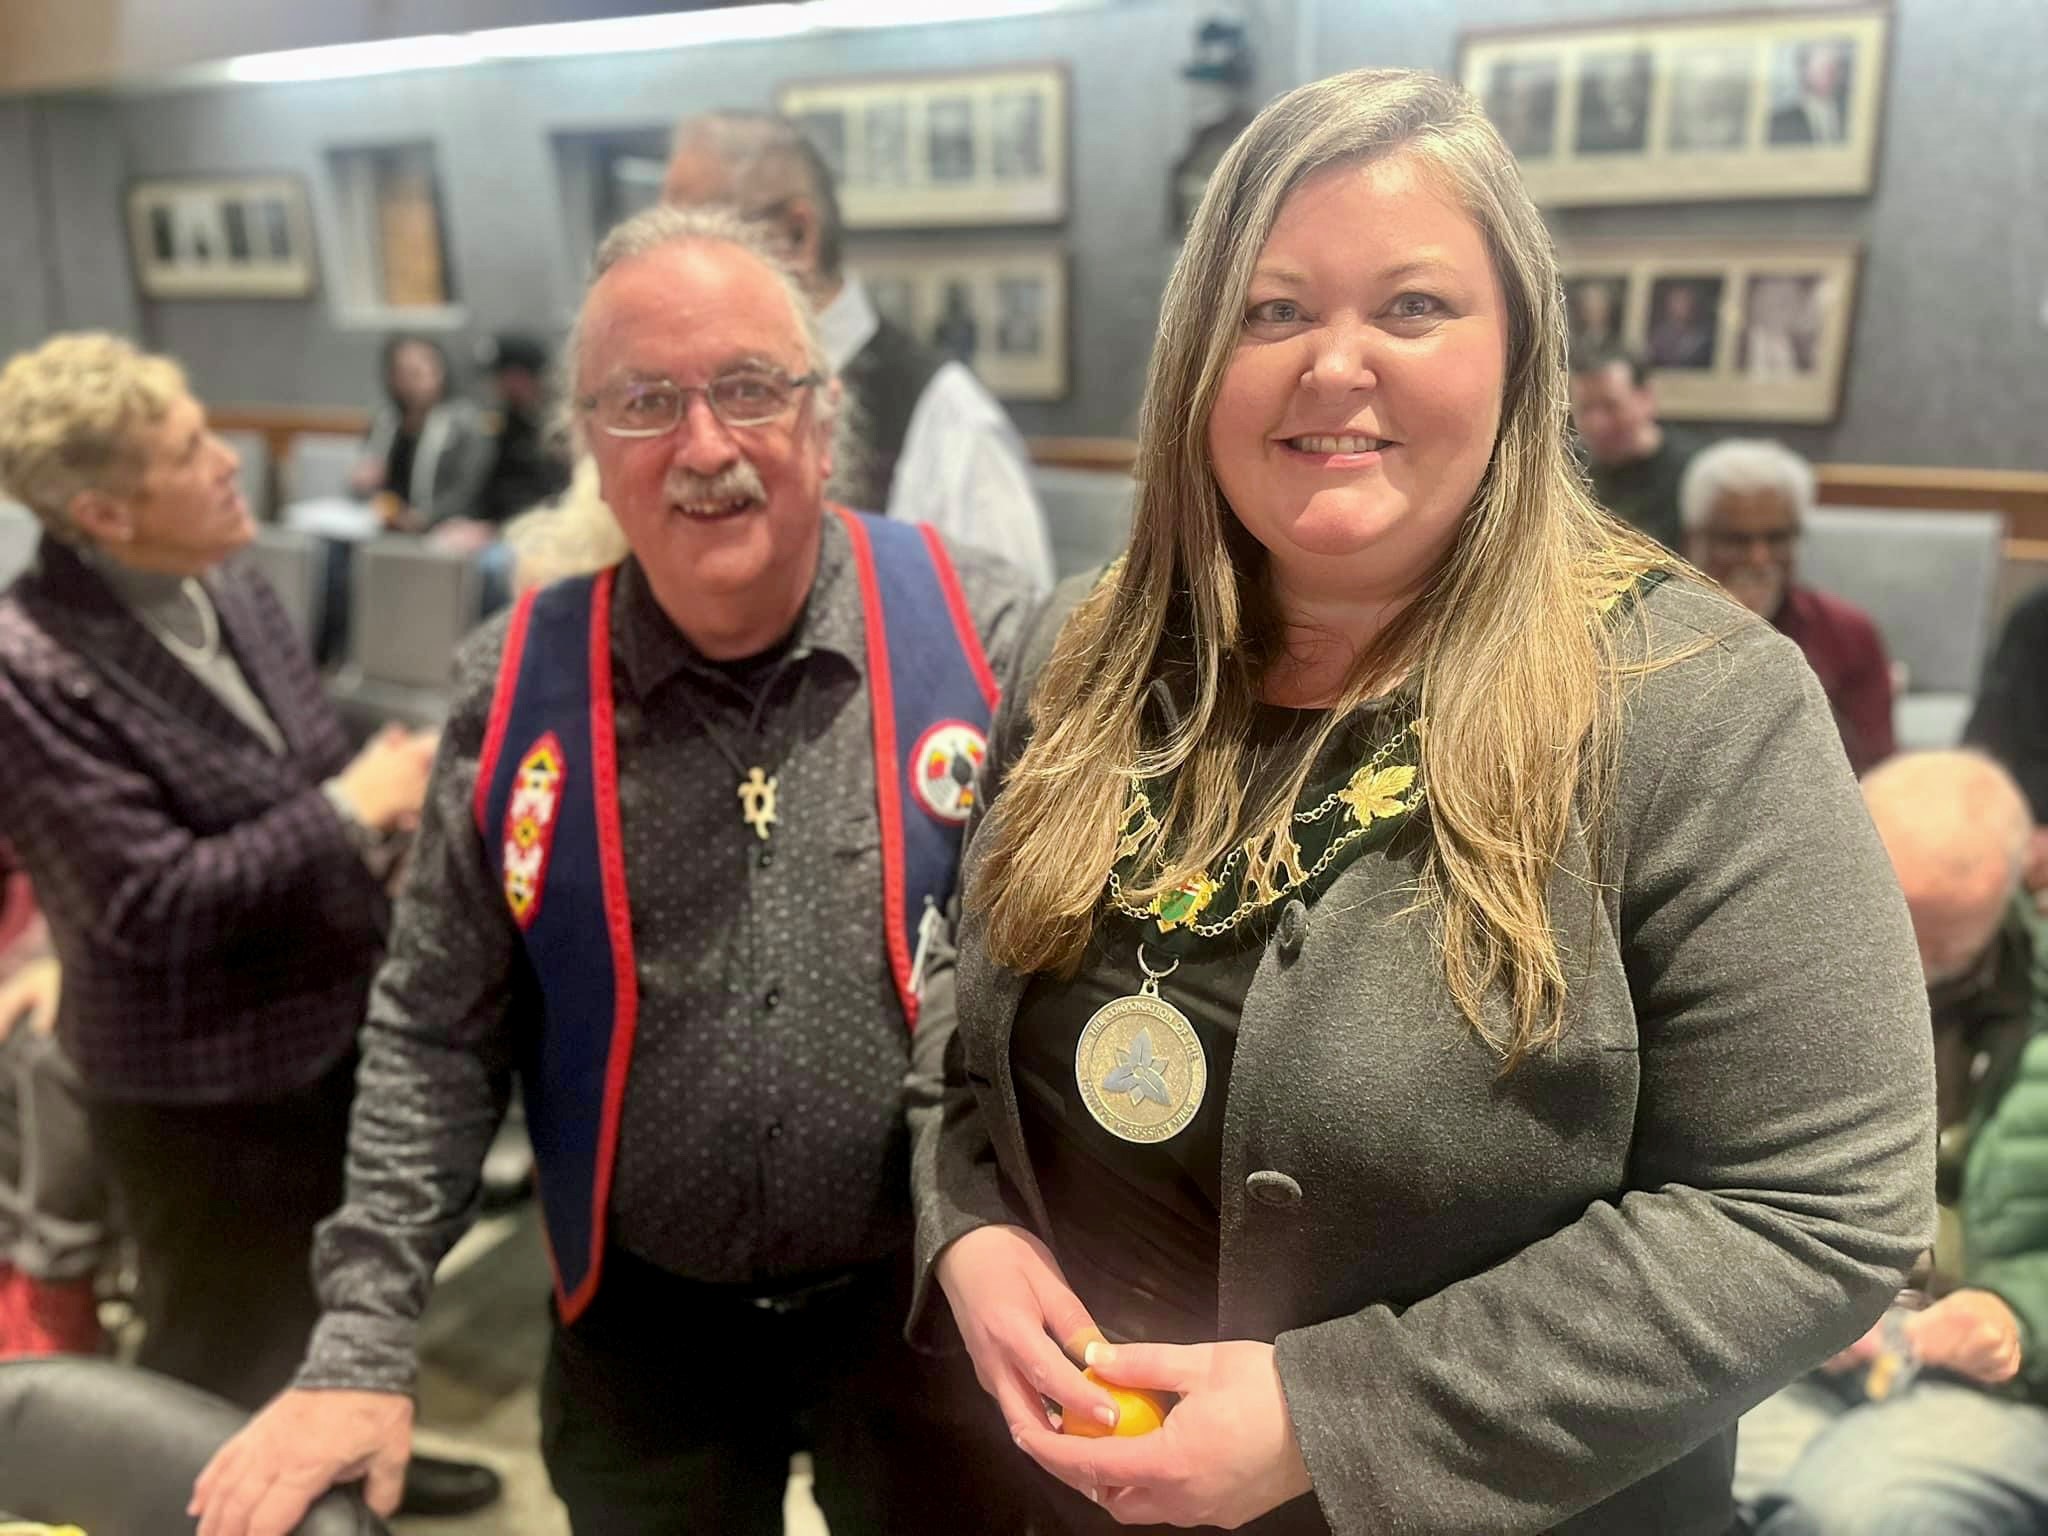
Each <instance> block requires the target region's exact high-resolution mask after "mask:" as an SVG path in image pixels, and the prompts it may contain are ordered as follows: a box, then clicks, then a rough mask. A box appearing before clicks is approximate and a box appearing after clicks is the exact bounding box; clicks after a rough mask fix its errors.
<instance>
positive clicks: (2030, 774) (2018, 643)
mask: <svg viewBox="0 0 2048 1536" xmlns="http://www.w3.org/2000/svg"><path fill="white" fill-rule="evenodd" d="M1963 740H1965V741H1966V742H1968V743H1969V744H1970V745H1971V746H1973V747H1982V748H1983V749H1984V750H1985V751H1986V752H1989V753H1990V754H1991V755H1992V756H1993V757H1995V758H1997V759H1998V760H1999V761H2000V762H2001V763H2003V764H2005V766H2006V767H2007V768H2008V769H2009V770H2010V771H2011V773H2012V776H2013V777H2014V778H2016V779H2018V780H2019V782H2020V788H2021V789H2023V790H2025V791H2026V793H2027V802H2028V804H2030V805H2031V806H2032V807H2033V808H2034V820H2035V821H2037V822H2042V823H2048V586H2044V587H2036V588H2035V589H2034V590H2033V591H2032V592H2029V593H2028V594H2027V595H2026V596H2025V597H2023V598H2021V599H2020V600H2019V602H2018V603H2016V604H2014V605H2013V610H2012V614H2011V616H2010V617H2008V618H2007V619H2006V621H2005V629H2004V631H2003V632H2002V633H2001V634H2000V635H1999V637H1998V648H1997V649H1996V650H1995V651H1993V652H1992V655H1991V660H1990V662H1989V663H1988V664H1987V665H1986V666H1985V668H1984V681H1983V684H1982V686H1981V688H1980V689H1979V692H1978V694H1977V707H1976V709H1975V710H1974V711H1973V712H1972V714H1971V715H1970V723H1969V725H1968V726H1967V727H1965V729H1964V731H1963Z"/></svg>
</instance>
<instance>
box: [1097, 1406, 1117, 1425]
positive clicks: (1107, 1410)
mask: <svg viewBox="0 0 2048 1536" xmlns="http://www.w3.org/2000/svg"><path fill="white" fill-rule="evenodd" d="M1095 1417H1096V1418H1098V1419H1100V1420H1101V1421H1102V1422H1103V1423H1105V1424H1107V1425H1108V1426H1109V1427H1110V1428H1111V1429H1115V1428H1116V1410H1115V1409H1114V1408H1112V1407H1110V1406H1109V1404H1107V1403H1097V1404H1096V1405H1095Z"/></svg>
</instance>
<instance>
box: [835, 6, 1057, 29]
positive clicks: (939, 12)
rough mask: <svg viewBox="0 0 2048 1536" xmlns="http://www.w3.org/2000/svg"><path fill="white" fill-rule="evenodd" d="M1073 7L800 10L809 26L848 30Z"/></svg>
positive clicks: (1031, 13) (990, 18) (994, 17)
mask: <svg viewBox="0 0 2048 1536" xmlns="http://www.w3.org/2000/svg"><path fill="white" fill-rule="evenodd" d="M1075 4H1076V0H971V3H963V0H808V3H807V4H805V6H804V7H803V11H804V16H805V18H806V19H807V20H808V21H809V22H810V24H811V25H812V26H813V27H817V28H819V29H821V30H822V29H827V28H831V29H836V30H844V31H852V30H855V29H857V28H864V27H910V26H916V25H919V24H920V23H923V22H932V21H995V20H998V19H1000V18H1002V17H1005V16H1036V15H1039V14H1041V13H1043V12H1046V11H1063V10H1071V9H1073V8H1074V6H1075Z"/></svg>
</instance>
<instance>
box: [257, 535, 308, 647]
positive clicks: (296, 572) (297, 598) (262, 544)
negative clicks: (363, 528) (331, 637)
mask: <svg viewBox="0 0 2048 1536" xmlns="http://www.w3.org/2000/svg"><path fill="white" fill-rule="evenodd" d="M241 558H242V559H243V560H245V561H247V562H248V563H249V564H250V565H253V566H255V567H256V569H257V570H259V571H261V572H262V573H263V579H264V580H266V581H268V582H269V583H270V586H271V590H273V591H274V592H276V593H277V599H278V601H279V602H280V603H282V604H283V605H284V611H285V613H286V614H287V615H288V616H289V617H290V618H291V621H292V628H293V629H294V630H296V631H297V632H298V636H299V638H300V639H301V640H303V641H305V642H306V646H307V648H308V649H311V647H312V645H313V640H314V637H315V636H316V635H317V634H318V633H319V625H320V610H321V605H322V600H323V597H324V595H325V594H324V593H323V591H322V588H323V586H324V585H325V583H324V581H323V579H322V578H323V575H324V572H323V570H322V567H321V561H322V560H323V559H324V558H325V557H324V553H323V551H322V549H321V544H320V541H319V540H318V539H316V538H314V537H313V536H312V535H311V534H307V533H300V532H299V531H298V530H297V529H294V528H281V527H279V526H278V525H277V524H275V523H266V524H264V525H262V526H261V527H259V528H258V529H257V530H256V537H255V538H254V539H252V540H251V541H250V543H249V547H248V548H247V549H245V550H243V551H242V554H241Z"/></svg>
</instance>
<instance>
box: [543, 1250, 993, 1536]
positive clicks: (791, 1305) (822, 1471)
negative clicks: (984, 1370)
mask: <svg viewBox="0 0 2048 1536" xmlns="http://www.w3.org/2000/svg"><path fill="white" fill-rule="evenodd" d="M909 1274H910V1267H909V1259H908V1257H907V1256H905V1257H903V1258H901V1259H898V1260H893V1261H890V1262H887V1263H884V1264H880V1265H876V1266H874V1267H872V1268H869V1269H864V1270H858V1271H854V1272H852V1273H851V1274H848V1275H845V1276H841V1277H836V1278H835V1280H833V1281H828V1282H827V1283H825V1284H823V1285H820V1286H815V1287H813V1288H811V1289H809V1290H808V1291H799V1292H796V1293H794V1294H792V1295H791V1296H790V1297H789V1298H788V1299H787V1301H786V1302H785V1303H784V1304H783V1305H780V1306H775V1305H762V1304H760V1302H759V1299H758V1298H757V1297H754V1296H751V1295H748V1294H745V1293H744V1292H743V1291H742V1289H741V1288H738V1287H732V1286H717V1285H701V1284H695V1283H693V1282H690V1281H686V1280H682V1279H679V1278H677V1277H675V1276H672V1275H669V1274H666V1273H664V1272H663V1271H660V1270H658V1269H655V1268H653V1267H652V1266H649V1265H647V1264H645V1263H643V1262H641V1261H639V1260H636V1259H634V1258H631V1257H629V1256H627V1255H625V1254H622V1253H619V1252H617V1251H616V1250H615V1251H613V1252H612V1253H611V1254H610V1255H608V1256H607V1258H606V1260H605V1274H604V1280H603V1283H602V1284H601V1285H600V1286H599V1288H598V1293H597V1296H596V1298H595V1299H594V1300H593V1301H592V1302H591V1304H590V1307H589V1309H588V1310H587V1311H586V1312H585V1313H584V1314H583V1315H582V1316H581V1317H580V1318H578V1319H577V1321H576V1322H575V1323H574V1324H573V1325H569V1326H563V1325H561V1324H560V1323H559V1322H558V1323H557V1326H556V1329H555V1337H554V1345H553V1348H552V1350H551V1351H550V1353H549V1358H548V1364H547V1371H546V1375H545V1377H544V1378H543V1380H542V1383H541V1454H542V1455H543V1457H544V1458H545V1459H546V1461H547V1467H548V1476H549V1477H550V1478H551V1479H552V1480H553V1482H554V1485H555V1492H556V1493H557V1494H559V1495H560V1496H561V1499H562V1502H563V1503H564V1504H566V1505H567V1506H568V1508H569V1519H570V1524H571V1525H572V1526H573V1528H574V1529H575V1531H576V1532H577V1536H685V1533H689V1536H697V1533H703V1536H781V1531H782V1499H783V1489H784V1486H785V1484H786V1483H787V1482H788V1478H789V1458H790V1455H791V1453H792V1452H794V1451H797V1450H800V1449H801V1450H808V1451H810V1453H811V1457H812V1462H813V1465H814V1467H815V1469H816V1481H815V1483H814V1485H813V1492H814V1494H815V1496H816V1498H817V1501H818V1504H819V1507H820V1508H821V1509H822V1510H823V1511H824V1514H825V1521H826V1524H827V1525H828V1526H830V1528H831V1530H832V1536H920V1533H927V1532H928V1533H932V1536H939V1533H946V1536H956V1533H960V1532H970V1531H971V1532H975V1533H977V1536H981V1533H1000V1532H1006V1531H1022V1530H1023V1529H1024V1528H1025V1527H1024V1522H1023V1519H1022V1516H1021V1514H1020V1511H1019V1508H1018V1505H1017V1502H1016V1499H1017V1487H1018V1485H1017V1483H1016V1482H1015V1481H1014V1480H1013V1479H1014V1478H1015V1477H1016V1476H1017V1475H1018V1474H1019V1472H1020V1469H1019V1468H1018V1465H1017V1464H1018V1463H1019V1462H1021V1461H1022V1459H1023V1458H1022V1457H1021V1456H1020V1454H1019V1453H1018V1451H1017V1449H1016V1447H1015V1446H1013V1445H1011V1444H1010V1439H1009V1434H1008V1431H1007V1430H1006V1429H1005V1428H1004V1426H1003V1422H1002V1415H1001V1414H1000V1412H998V1411H997V1409H996V1407H995V1405H994V1403H993V1402H991V1401H990V1400H989V1399H988V1398H987V1397H986V1396H985V1395H984V1394H983V1393H982V1392H981V1390H980V1388H979V1387H978V1386H977V1385H976V1383H975V1381H974V1375H973V1370H972V1367H971V1366H970V1365H969V1364H968V1362H967V1360H966V1357H965V1356H964V1355H959V1356H953V1357H949V1358H946V1359H943V1360H935V1359H932V1358H930V1357H927V1356H924V1355H920V1354H918V1353H917V1352H915V1351H913V1350H912V1349H911V1348H910V1347H909V1346H908V1345H907V1344H905V1343H904V1342H903V1339H902V1328H903V1321H904V1317H905V1315H906V1311H907V1306H908V1299H909Z"/></svg>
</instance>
